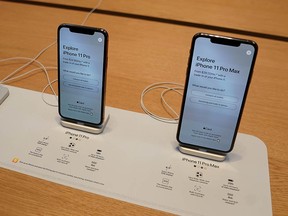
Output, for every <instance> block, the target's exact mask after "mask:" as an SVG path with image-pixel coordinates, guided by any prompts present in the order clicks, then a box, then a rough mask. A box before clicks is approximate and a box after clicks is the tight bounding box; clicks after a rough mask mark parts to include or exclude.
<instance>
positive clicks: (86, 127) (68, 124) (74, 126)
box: [60, 114, 110, 134]
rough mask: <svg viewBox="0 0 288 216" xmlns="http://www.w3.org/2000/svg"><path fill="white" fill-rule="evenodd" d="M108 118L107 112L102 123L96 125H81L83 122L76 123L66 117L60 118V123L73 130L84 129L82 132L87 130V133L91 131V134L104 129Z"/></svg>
mask: <svg viewBox="0 0 288 216" xmlns="http://www.w3.org/2000/svg"><path fill="white" fill-rule="evenodd" d="M109 119H110V115H109V114H108V115H107V116H105V119H104V121H103V124H101V125H99V126H97V127H93V126H89V125H83V124H77V123H74V122H70V121H67V120H66V119H61V120H60V123H61V125H62V126H63V127H67V128H71V129H75V130H80V131H84V132H88V133H92V134H101V133H102V132H103V131H104V129H105V127H106V125H107V123H108V121H109Z"/></svg>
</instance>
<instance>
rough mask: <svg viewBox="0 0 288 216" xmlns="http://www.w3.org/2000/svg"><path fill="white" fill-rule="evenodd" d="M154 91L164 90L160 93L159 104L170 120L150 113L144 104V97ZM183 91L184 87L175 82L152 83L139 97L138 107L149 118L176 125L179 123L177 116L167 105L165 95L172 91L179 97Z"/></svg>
mask: <svg viewBox="0 0 288 216" xmlns="http://www.w3.org/2000/svg"><path fill="white" fill-rule="evenodd" d="M156 89H164V90H163V91H162V92H161V95H160V99H161V104H162V106H163V107H164V109H165V110H166V112H167V113H168V114H169V115H170V116H171V118H167V117H163V116H159V115H157V114H155V113H153V112H152V111H150V110H149V109H148V108H147V107H146V105H145V103H144V98H145V95H146V94H147V93H148V92H150V91H153V90H156ZM183 89H184V86H183V85H182V84H179V83H175V82H158V83H154V84H151V85H149V86H147V87H146V88H145V89H144V90H143V91H142V93H141V97H140V106H141V108H142V110H143V111H144V112H145V113H146V114H147V115H149V116H150V117H152V118H154V119H156V120H158V121H161V122H165V123H170V124H177V123H178V121H179V114H178V113H177V112H176V111H175V110H174V109H173V108H172V107H171V106H170V105H169V104H168V103H167V101H166V99H165V97H164V96H165V94H167V93H168V92H169V91H173V92H176V93H177V94H179V95H180V96H182V95H183V93H182V92H183ZM171 112H172V113H173V115H174V116H176V117H173V115H172V114H171Z"/></svg>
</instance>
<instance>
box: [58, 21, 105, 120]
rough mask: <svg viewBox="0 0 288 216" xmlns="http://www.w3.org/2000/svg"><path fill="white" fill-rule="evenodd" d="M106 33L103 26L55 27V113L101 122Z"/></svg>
mask: <svg viewBox="0 0 288 216" xmlns="http://www.w3.org/2000/svg"><path fill="white" fill-rule="evenodd" d="M106 52H107V33H106V31H104V30H103V29H94V28H88V27H82V26H71V25H65V24H64V25H61V26H59V28H58V71H59V73H58V75H59V77H58V78H59V113H60V115H61V116H62V117H63V118H66V119H68V120H69V119H70V120H73V121H77V122H84V123H88V124H95V125H97V124H101V123H102V121H103V115H104V95H105V92H104V90H105V74H106Z"/></svg>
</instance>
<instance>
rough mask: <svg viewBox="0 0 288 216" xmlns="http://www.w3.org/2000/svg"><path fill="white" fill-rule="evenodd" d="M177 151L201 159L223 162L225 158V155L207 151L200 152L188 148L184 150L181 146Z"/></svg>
mask: <svg viewBox="0 0 288 216" xmlns="http://www.w3.org/2000/svg"><path fill="white" fill-rule="evenodd" d="M179 151H180V152H182V153H184V154H188V155H193V156H196V157H202V158H206V159H210V160H215V161H224V160H225V158H226V154H221V153H215V152H209V151H201V150H199V149H190V148H185V147H183V146H179Z"/></svg>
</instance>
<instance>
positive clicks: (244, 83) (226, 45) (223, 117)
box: [177, 33, 258, 153]
mask: <svg viewBox="0 0 288 216" xmlns="http://www.w3.org/2000/svg"><path fill="white" fill-rule="evenodd" d="M257 49H258V48H257V44H256V43H255V42H253V41H249V40H242V39H236V38H230V37H222V36H217V35H209V34H204V33H199V34H196V35H195V36H194V37H193V40H192V46H191V50H190V57H189V63H188V69H187V77H186V84H185V90H184V96H183V101H182V108H181V116H180V121H179V125H178V131H177V140H178V142H179V145H180V147H181V146H182V147H186V148H196V149H197V148H201V149H206V150H211V151H214V152H221V153H227V152H230V151H231V150H232V149H233V145H234V141H235V138H236V135H237V131H238V126H239V121H240V118H241V114H242V111H243V107H244V102H245V98H246V95H247V91H248V87H249V83H250V80H251V76H252V71H253V67H254V63H255V59H256V54H257Z"/></svg>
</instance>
